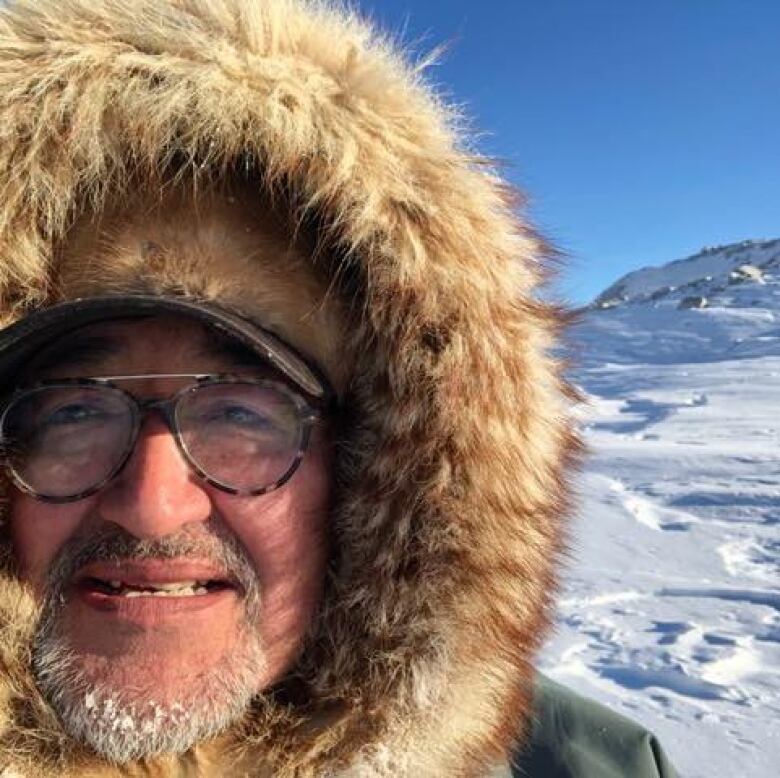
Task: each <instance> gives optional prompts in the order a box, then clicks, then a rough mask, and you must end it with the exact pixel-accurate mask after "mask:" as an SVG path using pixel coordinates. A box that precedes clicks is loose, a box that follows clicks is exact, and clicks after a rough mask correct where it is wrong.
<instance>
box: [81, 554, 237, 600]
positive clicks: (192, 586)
mask: <svg viewBox="0 0 780 778" xmlns="http://www.w3.org/2000/svg"><path fill="white" fill-rule="evenodd" d="M75 583H76V588H77V589H78V590H79V591H80V592H81V593H82V595H85V596H86V597H87V598H88V599H89V600H98V601H106V600H107V599H110V600H114V601H119V600H120V599H132V598H142V597H143V598H148V597H167V598H186V597H189V598H198V597H208V596H209V595H218V594H221V593H228V592H232V593H235V594H241V593H242V592H241V587H240V586H239V584H238V581H236V580H235V579H234V578H232V577H231V576H230V575H229V574H228V573H226V572H225V571H224V570H222V569H220V568H219V567H216V566H214V565H213V564H209V563H205V562H198V561H190V560H186V559H177V560H161V559H124V560H117V561H113V560H112V561H111V562H107V561H106V562H96V563H93V564H90V565H87V566H86V567H85V568H83V569H82V570H81V571H80V574H79V575H77V576H76V581H75Z"/></svg>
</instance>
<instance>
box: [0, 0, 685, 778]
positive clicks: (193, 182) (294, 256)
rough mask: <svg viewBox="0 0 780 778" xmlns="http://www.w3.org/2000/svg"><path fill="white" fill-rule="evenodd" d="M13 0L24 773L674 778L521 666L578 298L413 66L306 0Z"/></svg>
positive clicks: (9, 92)
mask: <svg viewBox="0 0 780 778" xmlns="http://www.w3.org/2000/svg"><path fill="white" fill-rule="evenodd" d="M1 18H2V22H1V23H0V74H2V75H1V77H0V94H1V95H2V100H0V119H1V120H2V123H0V126H2V128H3V130H2V132H3V135H2V141H0V155H1V156H2V162H3V164H2V165H0V188H1V189H2V192H3V198H2V201H1V202H2V205H1V206H0V241H1V242H2V245H3V253H2V257H3V260H2V262H1V263H0V307H1V309H2V314H3V322H4V324H5V329H4V330H3V331H2V333H0V379H1V380H2V392H3V402H2V417H0V435H2V443H3V453H4V473H5V476H4V489H5V495H6V500H5V502H4V508H3V510H4V516H3V530H4V537H3V549H4V552H5V553H4V556H3V568H2V579H1V580H0V590H1V591H0V610H1V611H2V613H1V614H0V615H2V624H3V631H2V637H1V638H0V652H1V654H0V655H1V656H2V672H3V682H2V687H1V688H0V711H1V713H0V721H1V722H2V726H1V727H0V770H4V771H5V772H4V773H0V774H4V775H7V776H10V775H24V776H49V775H52V776H53V775H57V776H62V775H64V776H106V775H121V774H128V775H146V774H148V775H172V776H173V775H182V776H184V775H188V776H189V775H199V776H200V775H203V776H430V777H431V778H435V777H436V776H450V775H462V776H483V775H510V774H532V775H545V776H546V775H555V776H559V775H560V776H564V775H565V776H574V775H577V776H585V775H600V776H607V775H627V776H628V775H630V776H642V775H670V774H671V772H669V770H670V768H668V767H667V766H666V763H665V760H664V758H663V755H662V754H661V753H660V751H659V750H658V748H657V746H656V745H655V744H654V742H653V741H652V739H650V738H649V736H647V735H646V733H643V732H642V731H641V730H640V729H639V728H636V727H634V726H633V725H631V724H629V723H627V722H625V721H624V720H622V719H619V718H618V717H615V716H613V715H612V714H610V713H609V712H607V711H605V710H604V709H601V708H599V707H597V706H592V705H591V704H589V703H585V702H582V701H580V700H579V699H578V698H575V697H573V696H571V695H569V694H568V693H567V692H566V691H565V690H562V689H560V688H558V687H555V686H554V685H552V684H550V683H548V682H546V681H544V680H543V679H536V678H535V676H534V673H533V670H532V664H531V663H532V660H533V655H534V652H535V651H536V650H537V649H538V647H539V646H540V644H541V642H542V640H543V639H544V636H545V635H546V631H547V627H548V625H549V621H550V607H551V603H552V597H553V590H554V581H555V569H556V565H557V560H558V558H559V555H560V550H561V547H562V545H563V540H562V536H563V528H562V522H563V519H564V517H565V514H566V510H567V502H568V498H567V490H566V478H567V473H568V469H569V468H570V467H571V465H572V462H573V460H574V459H575V458H576V452H577V447H578V444H577V440H576V436H575V435H574V433H573V431H572V429H571V427H570V422H569V420H568V415H567V408H568V405H569V403H570V402H571V399H572V395H571V392H570V391H569V390H568V388H567V387H566V385H565V383H564V382H563V380H562V379H561V377H560V375H559V365H558V364H557V362H556V360H555V359H554V358H553V357H552V356H551V355H550V351H549V350H550V348H551V346H552V345H554V343H555V338H556V334H557V332H558V330H559V329H560V327H561V323H562V319H563V317H562V315H561V313H560V312H558V311H557V310H555V309H554V308H552V307H550V306H548V305H545V304H543V303H540V302H538V301H536V300H535V299H534V298H533V297H532V296H531V293H532V290H533V288H534V286H535V284H536V283H537V282H538V281H539V279H540V278H541V276H542V274H543V260H544V256H545V249H544V246H543V245H542V244H541V242H540V241H539V240H538V238H536V237H535V235H534V234H533V233H532V232H531V231H530V230H529V229H528V228H527V227H526V226H524V225H523V224H522V223H521V222H518V220H517V218H516V216H515V215H514V214H513V213H512V211H511V208H510V205H509V199H510V198H509V197H508V195H507V192H506V190H505V188H504V186H503V184H502V183H501V182H500V181H499V180H498V179H497V178H495V176H494V174H493V173H492V172H490V169H489V168H488V167H486V166H485V165H484V164H483V163H482V162H481V161H480V160H479V159H477V158H475V157H474V155H473V153H472V152H467V151H465V150H464V147H462V146H461V144H460V141H459V140H458V139H457V137H456V135H455V133H454V130H453V129H452V127H451V125H450V121H449V116H448V114H447V110H446V108H444V107H442V105H441V104H440V103H439V101H437V100H436V99H434V98H433V97H432V96H431V95H430V94H429V93H428V92H427V91H426V90H425V88H424V87H423V86H421V85H420V84H419V82H418V78H417V76H416V74H415V73H414V72H412V71H410V70H409V69H408V67H407V66H406V65H405V64H404V63H403V62H402V61H401V60H400V59H399V58H398V57H397V56H396V55H395V54H394V53H392V52H391V51H390V50H389V49H388V48H387V47H386V45H385V44H383V43H381V42H380V41H379V40H377V39H376V38H375V37H374V36H373V34H372V33H371V32H370V31H369V30H368V29H367V28H366V27H365V26H364V25H363V24H362V23H361V22H359V21H357V20H355V19H354V18H352V17H350V16H349V15H346V14H345V13H343V12H337V11H334V10H333V9H328V8H327V7H325V6H324V5H320V4H314V3H304V2H297V1H295V0H266V1H265V2H262V3H255V2H249V1H248V0H210V1H209V2H203V1H202V0H176V1H175V2H174V1H173V0H171V1H170V2H164V1H163V0H134V2H132V3H129V4H124V3H123V4H119V3H114V2H108V0H105V2H98V1H96V0H67V1H66V2H63V0H57V2H54V1H53V0H45V1H42V0H35V2H33V1H32V0H22V1H20V2H16V3H11V4H10V6H9V7H8V8H6V9H4V10H3V11H2V15H1ZM513 750H514V756H512V752H513Z"/></svg>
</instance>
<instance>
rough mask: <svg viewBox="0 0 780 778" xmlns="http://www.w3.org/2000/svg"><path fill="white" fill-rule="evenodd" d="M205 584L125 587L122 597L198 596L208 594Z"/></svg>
mask: <svg viewBox="0 0 780 778" xmlns="http://www.w3.org/2000/svg"><path fill="white" fill-rule="evenodd" d="M208 593H209V590H208V589H207V588H206V587H205V586H182V587H180V588H176V589H170V588H168V589H157V588H155V589H125V590H124V591H123V592H122V593H121V596H122V597H200V596H203V595H204V594H208Z"/></svg>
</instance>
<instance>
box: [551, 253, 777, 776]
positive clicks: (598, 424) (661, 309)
mask: <svg viewBox="0 0 780 778" xmlns="http://www.w3.org/2000/svg"><path fill="white" fill-rule="evenodd" d="M774 249H775V250H776V251H777V256H778V257H780V242H777V243H776V244H775V246H774ZM773 256H774V254H773ZM667 267H671V266H667ZM731 268H733V264H732V265H731ZM731 268H729V267H724V268H722V269H721V271H718V268H717V267H716V268H715V270H714V277H711V278H710V279H708V280H707V281H706V283H707V284H708V286H709V290H708V292H709V294H708V298H709V299H708V306H709V307H705V308H703V309H700V310H681V309H679V308H678V305H679V303H680V301H681V299H682V296H683V295H684V294H688V291H689V290H681V291H680V293H679V294H675V290H671V291H669V290H666V291H665V292H664V293H662V294H660V295H656V296H655V299H653V300H650V299H648V298H649V295H647V294H644V293H642V294H641V298H642V299H641V300H640V301H637V300H634V301H631V300H629V301H628V302H623V303H620V304H618V306H617V307H613V308H610V309H607V310H596V309H593V310H591V311H589V312H588V313H586V314H585V316H584V320H583V322H582V324H581V325H579V327H578V328H577V330H576V332H575V337H576V340H577V342H578V343H579V349H578V352H577V354H576V358H577V359H578V362H579V366H578V367H577V369H576V370H575V371H574V372H573V374H572V378H573V380H574V381H575V383H577V385H578V386H580V387H581V389H582V390H583V392H584V393H585V394H586V396H587V401H588V403H587V406H586V407H584V408H583V409H582V423H583V427H584V430H585V437H586V440H587V443H588V444H589V447H590V451H591V453H590V457H589V460H588V463H587V466H586V468H585V471H584V473H583V475H582V477H581V479H580V482H579V492H580V495H581V503H580V504H581V509H580V511H579V515H578V517H577V519H576V521H575V524H574V531H573V536H572V552H571V563H570V566H569V570H568V573H567V577H566V580H565V584H564V590H563V592H562V594H561V599H560V606H559V620H558V630H557V634H556V635H555V636H554V637H553V638H552V639H551V640H550V641H549V643H548V645H547V646H546V649H545V651H544V652H543V655H542V657H541V661H540V666H541V668H542V670H543V671H545V672H546V673H548V674H549V675H550V676H552V677H553V678H555V679H556V680H559V681H561V682H563V683H566V684H568V685H569V686H571V687H573V688H575V689H577V690H579V691H581V692H582V693H584V694H586V695H589V696H592V697H595V698H596V699H599V700H601V701H602V702H604V703H606V704H607V705H609V706H610V707H612V708H613V709H615V710H616V711H618V712H620V713H623V714H625V715H627V716H629V717H631V718H634V719H637V720H639V721H641V722H642V723H644V724H645V725H647V726H648V727H650V728H651V729H652V730H654V731H655V732H656V733H657V734H658V735H659V736H660V738H661V741H662V743H663V745H664V747H665V748H666V750H667V751H668V752H669V754H670V756H671V758H672V761H673V762H674V763H675V764H676V766H677V768H678V770H679V771H680V772H681V775H682V776H683V778H704V777H705V776H707V778H710V777H711V776H713V775H728V776H735V777H736V778H775V777H776V776H778V775H780V270H778V269H777V268H775V267H771V266H766V267H765V268H764V272H763V277H762V278H761V279H760V280H757V279H755V278H751V279H747V280H744V282H743V280H739V281H737V282H735V280H734V279H733V278H731V284H729V283H728V279H729V276H728V274H729V273H730V272H732V269H731ZM676 270H679V268H676V269H675V268H673V271H676ZM719 272H720V282H722V283H720V282H719V281H718V276H719ZM774 272H777V273H778V275H777V277H775V275H773V273H774ZM724 273H725V275H724ZM707 275H709V276H713V269H712V268H711V267H710V266H707ZM653 278H654V281H656V282H658V286H659V287H660V288H663V287H664V286H666V285H667V284H666V283H665V279H664V276H663V273H662V272H660V273H655V274H654V276H653ZM659 279H660V281H659ZM635 281H636V279H635V280H634V287H636V283H635ZM693 281H694V283H695V281H696V279H695V278H694V279H693ZM688 282H690V279H689V280H688ZM672 286H673V284H672ZM632 291H635V289H632ZM650 291H651V292H652V290H650Z"/></svg>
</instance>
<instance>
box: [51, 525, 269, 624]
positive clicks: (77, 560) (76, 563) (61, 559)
mask: <svg viewBox="0 0 780 778" xmlns="http://www.w3.org/2000/svg"><path fill="white" fill-rule="evenodd" d="M182 558H192V559H197V560H199V561H207V562H210V563H212V564H214V565H215V566H216V567H218V568H219V569H220V570H222V571H223V572H224V573H225V575H226V576H227V577H229V578H231V579H232V580H234V581H235V582H236V583H237V584H238V585H239V587H240V589H241V590H242V592H243V595H244V598H245V600H246V605H247V607H248V608H250V609H252V608H253V607H256V606H257V605H258V604H259V599H260V582H259V578H258V574H257V571H256V569H255V567H254V565H253V563H252V561H251V559H250V558H249V554H248V552H247V551H246V549H245V548H244V546H243V545H242V544H241V542H240V541H239V539H238V538H237V537H236V535H235V534H234V533H232V532H231V531H230V530H228V529H227V527H225V525H224V524H223V523H222V522H220V521H217V520H216V519H209V520H208V521H207V522H204V523H202V524H199V525H198V526H197V527H193V528H188V527H185V528H184V529H183V530H182V531H181V532H179V533H177V534H176V535H170V536H166V537H163V538H152V539H150V538H137V537H135V536H134V535H132V534H130V533H129V532H127V530H125V529H123V528H122V527H120V526H119V525H117V524H108V523H106V524H103V525H101V526H100V527H96V528H95V527H93V528H92V529H89V530H83V531H81V532H79V533H77V534H75V535H74V536H73V537H71V538H69V539H68V540H67V541H66V542H65V543H64V544H63V546H62V547H61V548H60V550H59V551H58V553H57V555H56V557H55V558H54V560H53V562H52V564H51V566H50V567H49V572H48V575H47V586H46V591H47V599H48V600H49V602H50V603H52V604H56V603H57V602H63V601H64V595H65V591H66V590H67V588H68V587H69V586H70V584H71V582H72V581H73V579H74V577H75V576H76V574H77V573H78V572H79V570H81V569H82V568H83V567H84V566H85V565H88V564H91V563H93V562H113V563H118V562H122V561H127V560H144V559H163V560H164V559H182Z"/></svg>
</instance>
